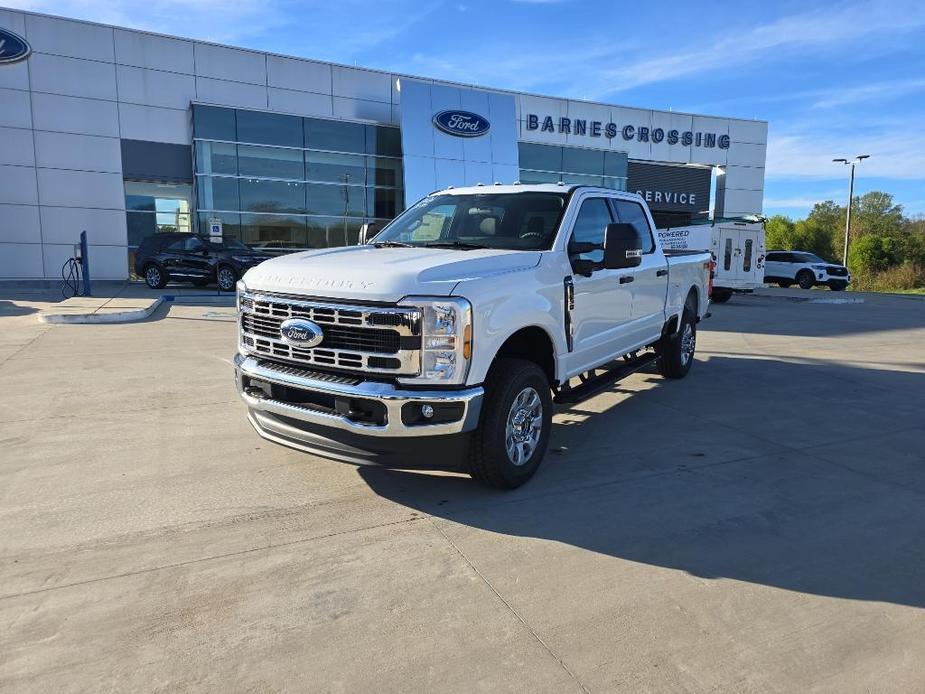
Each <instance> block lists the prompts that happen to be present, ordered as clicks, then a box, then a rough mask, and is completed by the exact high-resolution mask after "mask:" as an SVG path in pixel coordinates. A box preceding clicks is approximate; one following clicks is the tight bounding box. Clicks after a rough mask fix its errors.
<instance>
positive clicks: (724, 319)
mask: <svg viewBox="0 0 925 694" xmlns="http://www.w3.org/2000/svg"><path fill="white" fill-rule="evenodd" d="M807 294H811V295H812V298H814V299H822V300H838V299H857V298H858V297H862V298H863V301H864V304H828V303H809V302H807V301H798V300H793V299H792V298H790V297H788V296H786V295H784V294H781V295H780V296H776V295H775V294H774V290H763V292H762V293H761V294H756V295H754V296H743V295H735V296H733V298H732V299H730V300H729V303H726V304H720V305H716V304H713V305H711V306H710V312H711V313H712V318H711V319H710V320H708V321H706V322H704V323H703V324H702V325H701V326H700V328H701V330H704V331H708V332H709V331H722V330H730V331H735V332H741V333H751V334H763V335H789V336H793V337H834V336H837V335H850V334H857V333H874V332H884V331H890V330H914V329H920V328H925V301H918V300H914V301H909V300H905V299H904V298H903V297H897V296H891V295H876V294H858V293H855V292H822V291H809V292H807ZM865 304H866V305H867V306H865ZM871 305H873V306H875V307H876V315H877V320H876V321H871V320H870V315H871V312H870V306H871ZM733 325H734V326H735V327H734V328H733V327H731V326H733ZM726 326H730V327H728V328H727V327H726Z"/></svg>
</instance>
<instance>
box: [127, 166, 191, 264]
mask: <svg viewBox="0 0 925 694" xmlns="http://www.w3.org/2000/svg"><path fill="white" fill-rule="evenodd" d="M125 209H126V213H125V220H126V226H127V231H128V245H129V248H135V247H137V246H138V244H140V243H141V241H142V239H144V238H145V237H147V236H150V235H152V234H155V233H157V232H159V231H180V232H189V231H191V224H192V220H191V214H190V185H189V184H186V183H151V182H147V181H126V182H125Z"/></svg>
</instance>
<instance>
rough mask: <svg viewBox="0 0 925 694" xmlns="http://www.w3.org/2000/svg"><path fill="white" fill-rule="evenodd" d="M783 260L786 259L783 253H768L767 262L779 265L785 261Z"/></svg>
mask: <svg viewBox="0 0 925 694" xmlns="http://www.w3.org/2000/svg"><path fill="white" fill-rule="evenodd" d="M783 259H784V254H783V253H768V257H767V261H768V262H770V263H779V262H781V261H783Z"/></svg>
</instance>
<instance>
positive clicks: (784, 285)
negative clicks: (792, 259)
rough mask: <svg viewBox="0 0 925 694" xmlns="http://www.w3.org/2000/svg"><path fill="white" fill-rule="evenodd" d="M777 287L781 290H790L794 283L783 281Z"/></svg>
mask: <svg viewBox="0 0 925 694" xmlns="http://www.w3.org/2000/svg"><path fill="white" fill-rule="evenodd" d="M777 286H778V287H780V288H781V289H789V288H790V287H792V286H793V282H788V281H786V280H781V281H780V282H778V283H777Z"/></svg>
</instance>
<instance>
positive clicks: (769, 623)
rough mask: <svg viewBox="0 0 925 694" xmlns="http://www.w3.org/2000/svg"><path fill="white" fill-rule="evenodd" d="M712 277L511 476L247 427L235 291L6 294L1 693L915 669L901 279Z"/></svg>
mask: <svg viewBox="0 0 925 694" xmlns="http://www.w3.org/2000/svg"><path fill="white" fill-rule="evenodd" d="M864 298H865V302H864V303H863V304H850V305H817V304H808V303H793V302H787V301H774V300H764V299H760V298H754V297H753V298H749V297H735V298H733V299H732V301H731V302H730V303H729V304H726V305H722V306H715V307H714V308H713V309H712V310H713V318H711V319H710V320H709V321H707V322H705V323H704V324H702V330H701V333H700V335H699V340H698V348H699V356H698V363H697V364H695V367H694V369H693V371H692V372H691V374H690V376H689V377H688V378H687V379H685V380H683V381H679V382H666V381H663V380H662V379H660V378H659V377H657V376H656V375H655V374H652V373H642V374H637V375H635V376H633V377H631V378H630V379H628V380H627V381H625V382H623V383H621V384H618V386H616V387H614V388H613V389H612V390H611V391H610V392H608V393H604V394H602V395H600V396H598V397H596V398H594V399H592V400H590V401H587V402H585V403H582V404H581V405H578V406H576V407H573V408H569V409H565V410H562V411H560V412H559V413H558V414H557V415H556V418H555V431H554V434H553V440H552V447H553V452H551V453H550V455H549V456H548V458H547V460H546V462H545V463H544V465H543V467H542V468H541V470H540V472H539V473H538V475H537V477H536V478H535V479H534V480H533V481H531V482H530V483H529V484H528V485H526V486H525V487H523V488H521V489H520V490H517V491H515V492H511V493H501V492H495V491H490V490H486V489H483V488H480V487H478V486H476V485H475V484H474V483H472V482H471V481H470V480H469V479H468V478H467V477H465V476H463V475H459V474H454V473H449V472H427V471H420V470H417V471H396V470H382V469H378V468H369V467H360V468H358V467H354V466H352V465H348V464H345V463H339V462H334V461H328V460H324V459H321V458H316V457H313V456H309V455H306V454H302V453H298V452H295V451H290V450H288V449H285V448H281V447H278V446H275V445H272V444H269V443H267V442H265V441H263V440H262V439H260V438H259V437H257V436H256V434H254V432H253V431H252V430H251V428H250V426H249V425H248V424H247V422H246V419H245V417H244V409H243V407H242V406H241V405H240V403H239V402H238V401H237V398H236V395H235V394H234V390H233V386H232V381H231V366H230V357H231V355H232V352H233V349H234V324H233V309H232V308H228V307H223V306H212V305H207V304H205V303H204V302H203V304H202V305H199V306H197V305H183V306H176V305H174V306H170V307H167V306H164V307H162V308H160V309H158V311H157V312H156V313H155V314H154V316H152V318H150V319H149V320H147V321H143V322H141V323H136V324H131V325H95V326H67V325H64V326H48V325H40V324H38V323H37V321H36V319H35V314H34V312H35V310H36V309H37V308H39V307H40V302H28V301H23V300H19V299H12V300H8V301H7V302H6V303H4V301H3V299H2V297H0V383H2V384H3V387H2V389H0V625H2V628H0V690H3V691H6V690H9V691H17V692H19V691H48V690H56V691H64V692H67V691H75V692H76V691H99V690H103V689H106V690H120V691H125V690H134V691H161V690H164V691H166V690H169V691H175V690H179V689H186V690H194V691H214V690H225V691H251V690H254V691H305V690H311V691H351V692H352V691H367V690H378V691H441V692H444V691H464V692H471V691H473V690H485V691H536V692H546V691H549V692H561V691H626V692H638V691H658V692H661V691H686V692H768V691H776V692H794V691H806V690H814V691H832V692H855V691H857V692H861V691H878V692H908V691H916V690H920V689H923V688H925V610H923V607H925V533H923V532H922V529H923V528H925V457H923V453H922V446H921V441H922V435H923V433H925V431H923V430H925V426H923V418H922V412H923V411H925V350H923V348H922V344H923V340H925V302H922V301H921V300H917V299H903V298H898V297H877V296H866V297H864Z"/></svg>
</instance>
